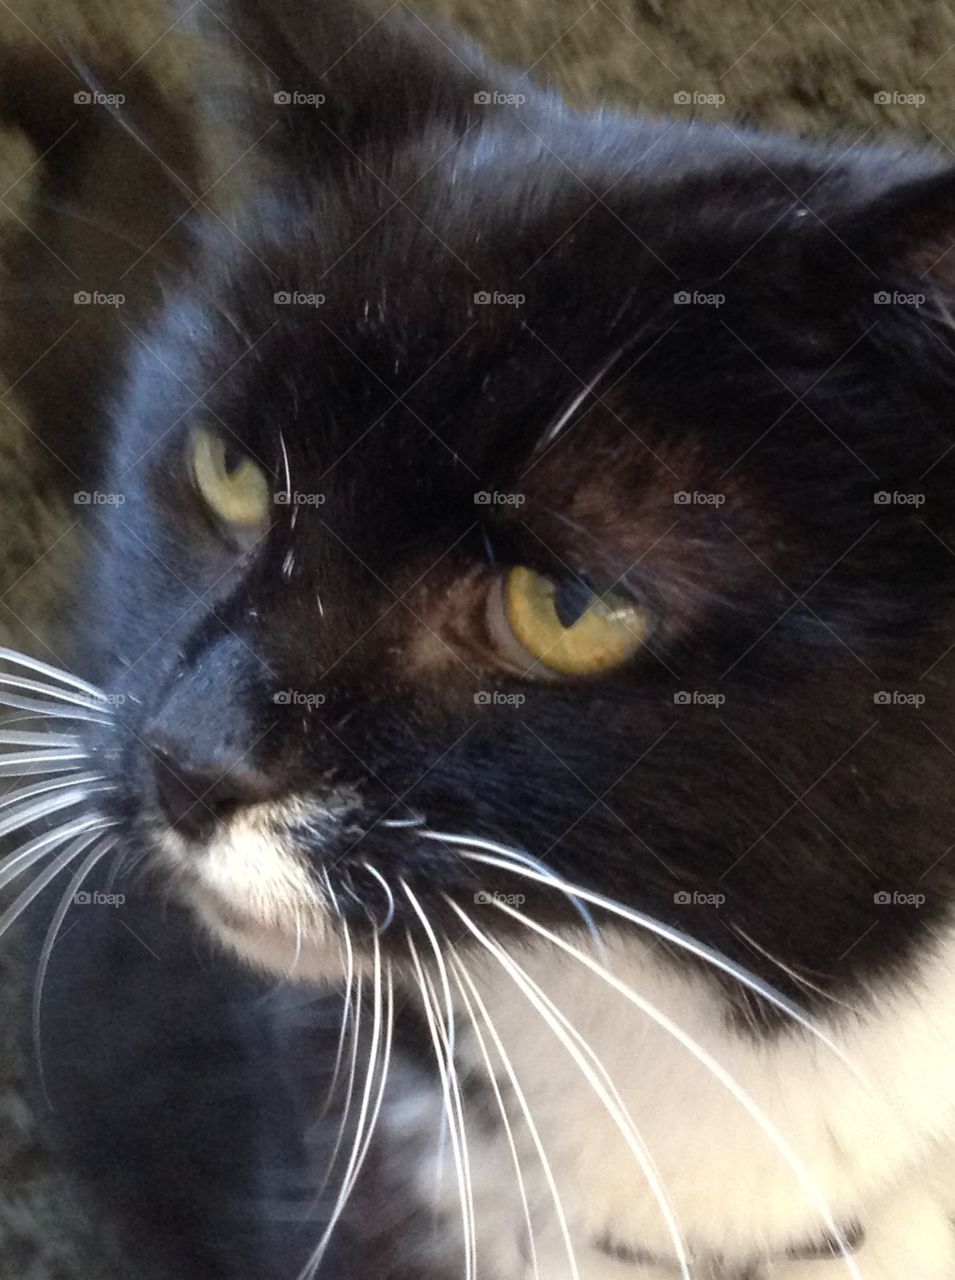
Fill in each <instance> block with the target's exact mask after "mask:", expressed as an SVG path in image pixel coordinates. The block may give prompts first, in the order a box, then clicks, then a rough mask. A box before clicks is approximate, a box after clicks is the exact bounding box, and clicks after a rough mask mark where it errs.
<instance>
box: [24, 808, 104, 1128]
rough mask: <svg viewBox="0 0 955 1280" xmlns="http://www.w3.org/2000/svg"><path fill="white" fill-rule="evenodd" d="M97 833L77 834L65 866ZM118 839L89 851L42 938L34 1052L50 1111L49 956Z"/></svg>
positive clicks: (35, 996) (36, 982) (36, 983)
mask: <svg viewBox="0 0 955 1280" xmlns="http://www.w3.org/2000/svg"><path fill="white" fill-rule="evenodd" d="M98 835H99V832H98V831H93V832H92V833H90V832H84V834H83V835H81V836H78V837H77V839H76V840H75V841H74V842H73V844H72V845H71V846H70V848H69V849H67V850H66V851H65V853H64V854H63V862H64V865H68V864H69V863H70V862H72V861H73V860H74V859H75V858H76V857H77V856H78V855H79V854H80V853H82V852H83V850H84V849H86V848H88V846H89V845H90V844H92V843H93V841H94V840H96V838H97V836H98ZM117 840H118V837H117V836H113V835H106V836H104V837H103V839H102V840H100V842H99V843H98V844H97V845H96V847H95V848H94V849H93V850H92V851H91V852H90V853H88V854H87V856H86V857H85V858H84V859H83V861H82V863H81V864H80V867H79V869H78V870H77V871H76V872H75V874H74V875H73V876H72V877H71V878H70V883H69V884H68V885H67V887H66V889H65V890H64V892H63V896H62V898H61V899H60V902H59V905H58V906H57V908H56V911H55V912H54V914H53V918H52V920H51V921H50V927H49V929H48V930H47V934H46V937H45V938H44V940H43V949H42V950H41V952H40V958H39V960H38V962H37V968H36V975H35V977H34V980H33V1052H34V1056H35V1058H36V1066H37V1078H38V1080H39V1083H40V1089H41V1091H42V1093H43V1096H44V1098H45V1099H46V1104H47V1106H48V1107H49V1108H50V1110H51V1111H52V1110H53V1103H52V1101H51V1100H50V1095H49V1094H48V1093H47V1088H46V1075H45V1073H44V1070H43V1052H42V1044H41V1031H42V1021H41V1014H42V1008H43V984H44V981H45V979H46V973H47V969H48V968H49V965H50V958H51V956H52V955H53V948H54V947H55V946H56V940H57V937H58V935H59V932H60V929H61V928H62V926H63V921H64V920H65V919H66V916H67V913H68V912H69V909H70V907H71V906H72V905H73V903H74V901H75V898H76V894H77V893H78V892H79V889H80V887H81V885H82V884H83V882H84V880H85V879H86V877H87V876H88V875H89V874H90V873H91V872H92V870H93V868H94V867H95V866H96V865H97V864H98V863H100V862H101V861H102V860H103V858H105V857H106V855H107V854H108V853H109V851H110V850H111V849H113V848H115V846H116V842H117Z"/></svg>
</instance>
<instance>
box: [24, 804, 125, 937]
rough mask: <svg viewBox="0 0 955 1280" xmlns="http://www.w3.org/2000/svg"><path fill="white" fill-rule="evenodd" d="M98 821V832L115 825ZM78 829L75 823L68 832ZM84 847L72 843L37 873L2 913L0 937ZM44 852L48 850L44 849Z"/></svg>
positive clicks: (87, 828)
mask: <svg viewBox="0 0 955 1280" xmlns="http://www.w3.org/2000/svg"><path fill="white" fill-rule="evenodd" d="M96 821H97V822H98V825H97V827H96V831H97V832H99V831H105V830H106V828H107V827H108V826H113V825H114V824H113V823H107V822H104V821H103V819H102V818H100V819H98V820H96ZM87 824H89V819H87ZM77 830H78V828H77V826H76V825H75V824H74V826H73V827H72V828H71V829H70V831H69V833H68V834H69V835H72V834H73V832H74V831H77ZM86 830H87V831H88V830H90V826H89V825H87V827H86ZM60 831H61V832H62V828H61V829H60ZM60 838H61V839H65V838H66V837H65V836H62V835H61V837H60ZM82 847H85V846H81V848H80V849H79V850H77V849H75V848H74V847H73V846H72V845H71V846H70V848H68V849H67V850H66V851H65V853H61V854H58V855H57V857H55V858H54V859H53V861H52V862H51V863H50V865H49V866H48V867H45V868H44V870H43V871H41V872H40V873H39V875H37V876H36V877H35V878H34V880H33V881H32V883H31V885H30V887H29V889H24V891H23V892H22V893H21V894H20V895H19V897H17V898H15V899H14V900H13V902H12V903H11V905H10V906H9V907H8V908H7V910H6V911H4V913H3V914H2V915H0V937H2V936H3V934H4V933H6V931H7V929H9V928H10V926H11V925H12V924H14V923H15V921H17V920H18V919H19V918H20V916H21V915H23V913H24V911H26V910H27V908H28V907H29V906H30V905H31V903H33V902H35V901H36V899H37V898H38V897H39V896H40V894H41V893H42V892H43V890H44V889H45V888H46V886H47V885H48V884H49V883H50V882H51V881H52V880H53V879H54V878H55V877H56V876H57V875H59V873H60V872H61V871H62V870H63V868H64V867H65V866H66V865H67V862H69V861H71V860H72V859H73V858H75V857H77V855H78V853H80V852H82ZM44 852H46V851H45V850H44ZM41 856H42V855H41Z"/></svg>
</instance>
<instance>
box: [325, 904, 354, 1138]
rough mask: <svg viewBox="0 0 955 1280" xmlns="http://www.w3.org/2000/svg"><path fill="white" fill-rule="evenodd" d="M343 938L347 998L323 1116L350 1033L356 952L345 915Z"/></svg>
mask: <svg viewBox="0 0 955 1280" xmlns="http://www.w3.org/2000/svg"><path fill="white" fill-rule="evenodd" d="M341 925H342V940H343V942H344V946H345V1000H344V1007H343V1009H342V1025H341V1029H340V1031H339V1033H338V1048H337V1049H336V1051H335V1066H334V1067H333V1069H332V1079H331V1083H330V1084H329V1086H328V1095H327V1097H326V1099H325V1105H324V1107H322V1116H323V1117H324V1116H325V1115H326V1113H327V1112H328V1108H329V1106H330V1104H331V1100H332V1098H333V1097H334V1096H335V1090H336V1088H337V1087H338V1077H339V1074H340V1072H341V1069H342V1061H343V1060H344V1054H345V1039H346V1036H347V1034H348V1020H349V1014H350V1012H351V999H352V985H353V983H354V979H355V952H354V948H353V947H352V940H351V930H350V929H349V927H348V921H347V920H346V919H345V917H344V916H342V917H341Z"/></svg>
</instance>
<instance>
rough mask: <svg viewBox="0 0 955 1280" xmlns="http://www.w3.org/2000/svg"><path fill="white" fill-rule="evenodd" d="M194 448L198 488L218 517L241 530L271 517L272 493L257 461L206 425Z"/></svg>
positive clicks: (192, 462) (192, 455)
mask: <svg viewBox="0 0 955 1280" xmlns="http://www.w3.org/2000/svg"><path fill="white" fill-rule="evenodd" d="M190 449H191V452H190V465H191V467H192V476H193V479H194V480H195V484H196V488H197V489H198V490H199V493H200V494H201V495H202V498H203V500H204V501H205V503H206V504H207V506H208V507H209V509H210V510H211V511H212V512H213V514H214V515H215V516H216V517H217V519H219V520H221V521H222V522H223V524H227V525H229V526H231V527H232V528H233V529H235V530H238V531H240V532H248V531H250V530H254V529H256V528H258V527H259V526H261V525H263V524H265V523H266V522H267V521H268V518H269V513H270V511H271V507H272V494H271V490H270V487H269V480H268V476H267V475H266V474H265V472H264V471H263V470H262V468H261V467H260V466H259V465H258V463H257V462H253V461H252V459H251V458H250V457H249V456H248V454H246V453H242V452H241V451H240V450H239V449H238V448H236V447H234V446H233V445H232V444H231V443H230V442H229V441H228V440H227V439H226V438H225V437H224V436H221V435H220V434H219V433H218V432H217V431H209V430H207V429H206V428H204V427H202V428H200V429H199V430H198V431H196V432H195V433H194V434H193V437H192V442H191V446H190Z"/></svg>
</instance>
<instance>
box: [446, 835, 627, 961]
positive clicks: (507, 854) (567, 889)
mask: <svg viewBox="0 0 955 1280" xmlns="http://www.w3.org/2000/svg"><path fill="white" fill-rule="evenodd" d="M421 835H422V837H423V838H424V839H425V840H438V841H440V842H441V843H443V844H451V845H458V846H461V847H464V848H466V849H471V850H484V851H485V852H486V853H496V854H499V855H500V856H501V857H503V858H507V859H510V860H512V861H514V862H520V863H522V864H523V866H525V867H530V868H531V870H532V871H536V872H538V873H539V875H540V876H541V877H542V879H543V880H544V881H546V882H547V883H548V884H550V885H551V887H552V888H554V889H559V890H560V892H561V893H563V894H564V896H565V897H566V898H567V900H568V902H570V903H571V905H572V906H573V907H574V909H575V910H576V912H577V914H578V915H579V916H580V918H581V919H582V920H583V922H584V924H585V925H586V926H587V928H588V930H589V931H590V936H591V937H592V938H593V940H594V945H595V946H596V948H597V950H598V951H599V952H600V953H601V954H603V942H602V940H601V937H600V930H599V929H598V928H597V925H596V924H595V922H594V918H593V916H592V915H591V913H590V912H589V911H588V910H587V908H586V907H585V906H584V904H583V902H582V901H581V897H580V895H579V894H578V893H577V892H576V891H575V889H574V887H573V885H571V884H570V883H569V881H567V880H565V879H564V878H563V876H560V875H558V874H557V872H556V871H553V870H551V868H550V867H548V866H547V864H546V863H544V862H541V860H540V858H534V857H532V856H531V854H529V853H525V852H524V851H523V850H521V849H512V848H511V847H510V846H509V845H506V844H498V843H497V841H496V840H485V839H484V838H483V837H482V836H457V835H452V834H450V833H449V832H446V831H422V832H421Z"/></svg>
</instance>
